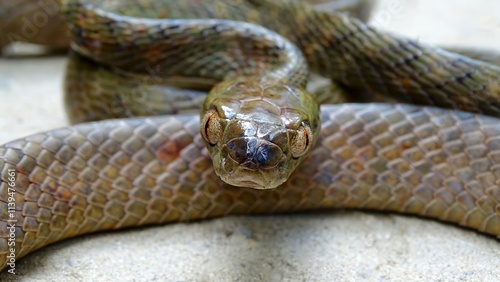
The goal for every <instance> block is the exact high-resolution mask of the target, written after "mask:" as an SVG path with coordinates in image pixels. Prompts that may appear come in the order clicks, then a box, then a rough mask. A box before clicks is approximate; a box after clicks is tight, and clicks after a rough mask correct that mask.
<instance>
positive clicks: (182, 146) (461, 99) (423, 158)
mask: <svg viewBox="0 0 500 282" xmlns="http://www.w3.org/2000/svg"><path fill="white" fill-rule="evenodd" d="M278 2H279V1H275V2H273V3H278ZM262 3H267V1H263V2H262ZM290 7H291V8H293V9H298V7H299V6H293V5H292V6H290ZM300 7H301V6H300ZM275 9H277V8H276V7H275ZM272 11H276V10H272ZM292 11H298V10H292ZM306 12H307V13H306ZM303 13H304V14H298V15H303V16H307V19H308V20H310V21H311V22H313V23H314V26H315V27H314V30H315V31H316V32H315V33H311V31H312V30H307V31H308V32H309V34H322V35H321V36H322V38H323V39H324V40H323V41H319V42H320V43H321V44H319V43H314V44H316V45H311V44H313V43H311V42H313V41H312V39H311V42H309V41H308V40H302V41H300V40H299V39H301V38H303V37H301V36H298V35H296V36H295V39H296V41H298V43H297V44H298V45H299V47H300V48H301V49H302V50H303V52H304V54H305V55H306V57H307V58H308V60H309V62H312V63H310V65H311V66H312V68H313V69H314V70H316V71H318V72H320V73H324V74H329V75H330V76H331V77H332V79H334V80H336V81H340V82H341V83H342V84H344V85H345V86H347V87H354V88H358V87H365V88H367V89H369V90H372V91H375V92H384V93H385V92H387V93H392V95H393V96H398V95H400V96H403V98H407V99H409V100H412V101H414V102H417V103H423V101H424V100H425V101H424V102H429V103H431V104H436V105H441V106H459V108H462V109H467V110H473V111H478V112H482V113H488V114H495V113H496V111H497V103H498V102H495V101H498V100H495V98H496V95H498V88H496V87H497V85H498V84H497V83H498V81H497V78H498V68H497V67H495V66H490V65H488V64H485V63H481V62H478V61H473V60H469V59H467V58H465V57H461V56H458V55H454V54H451V53H447V52H444V51H440V50H437V49H433V48H429V47H426V46H423V45H422V44H419V43H416V42H413V41H411V40H407V39H399V38H395V37H392V36H389V35H386V34H383V33H380V32H378V31H375V30H373V29H370V28H368V27H366V26H364V25H363V24H362V23H361V22H358V21H356V20H351V19H349V18H347V17H345V16H332V15H328V16H327V15H326V14H322V13H316V12H312V10H311V11H309V10H307V9H304V10H303ZM308 13H310V14H308ZM291 15H293V14H291ZM297 17H298V16H297ZM321 24H326V26H327V27H331V28H332V30H335V31H336V32H334V33H333V32H332V34H326V32H327V31H328V30H330V29H329V28H327V27H322V25H321ZM318 26H319V27H322V28H319V29H318ZM333 27H335V29H333ZM339 29H340V31H339ZM297 31H300V29H297ZM292 39H293V38H292ZM333 47H338V48H333ZM355 47H358V49H356V48H355ZM362 47H367V48H362ZM304 50H305V51H304ZM363 50H364V51H363ZM386 51H387V52H386ZM389 51H394V53H390V52H389ZM374 54H378V55H375V56H373V55H374ZM370 55H372V57H370ZM321 58H328V60H321ZM330 62H331V64H330ZM377 64H379V65H377ZM377 66H378V67H377ZM416 68H417V69H418V70H419V72H418V75H415V69H416ZM359 85H361V86H359ZM471 93H475V94H476V95H467V96H464V95H466V94H471ZM434 94H436V96H433V95H434ZM415 97H416V98H415ZM435 97H437V98H435ZM450 97H451V98H450ZM321 120H322V128H321V131H320V135H319V138H318V141H317V144H316V146H315V148H314V149H313V151H312V152H311V154H310V155H309V156H308V157H307V158H306V159H305V160H304V162H303V163H302V164H301V165H300V166H299V167H298V169H296V170H295V172H294V173H293V174H292V175H291V176H290V178H289V180H288V181H287V182H286V183H285V184H283V185H282V186H280V187H278V188H277V189H274V190H270V191H259V190H252V189H241V188H236V187H232V186H230V185H228V184H225V183H224V182H222V181H221V180H220V179H219V178H218V177H217V176H216V175H215V173H214V170H213V168H212V166H211V161H210V157H209V156H208V154H207V151H206V149H205V146H204V142H203V140H202V137H201V136H200V135H199V118H198V117H197V116H193V115H178V116H166V117H152V118H133V119H124V120H112V121H103V122H95V123H86V124H81V125H75V126H72V127H67V128H62V129H58V130H53V131H48V132H44V133H40V134H35V135H31V136H28V137H26V138H22V139H19V140H17V141H13V142H10V143H8V144H5V145H3V146H1V147H0V164H1V171H2V175H1V180H2V183H1V185H2V187H1V189H0V193H1V196H0V197H1V198H0V205H1V208H0V211H1V221H0V225H1V226H0V230H1V231H0V232H1V233H0V234H1V236H0V237H1V239H0V240H1V241H0V254H2V257H1V259H2V267H3V268H5V267H6V263H7V262H8V259H7V254H8V253H9V247H8V239H9V234H8V233H7V227H8V220H9V218H8V211H9V209H8V202H9V199H8V198H9V194H8V185H9V184H8V183H9V177H8V172H9V171H10V170H14V171H16V172H17V177H16V181H15V186H16V189H17V193H16V194H15V202H16V211H15V213H14V214H15V220H16V221H17V227H16V249H15V253H16V257H17V258H20V257H22V256H24V255H26V254H28V253H30V252H32V251H34V250H36V249H39V248H41V247H43V246H45V245H47V244H50V243H53V242H56V241H59V240H62V239H64V238H69V237H73V236H77V235H81V234H86V233H91V232H95V231H98V230H109V229H118V228H124V227H131V226H137V225H147V224H161V223H168V222H176V221H183V220H194V219H204V218H212V217H218V216H224V215H229V214H263V213H278V212H280V213H282V212H295V211H308V210H317V209H331V208H358V209H370V210H382V211H393V212H399V213H406V214H414V215H419V216H423V217H430V218H435V219H439V220H443V221H447V222H452V223H455V224H458V225H461V226H465V227H468V228H472V229H475V230H477V231H479V232H482V233H485V234H490V235H493V236H496V237H498V236H500V189H499V188H498V183H499V181H500V180H499V177H500V173H499V169H500V166H499V162H500V127H499V123H498V119H497V118H494V117H487V116H484V115H480V114H472V113H466V112H462V111H450V110H443V109H437V108H432V107H420V106H408V105H406V106H405V105H386V104H370V105H356V104H346V105H338V106H322V107H321Z"/></svg>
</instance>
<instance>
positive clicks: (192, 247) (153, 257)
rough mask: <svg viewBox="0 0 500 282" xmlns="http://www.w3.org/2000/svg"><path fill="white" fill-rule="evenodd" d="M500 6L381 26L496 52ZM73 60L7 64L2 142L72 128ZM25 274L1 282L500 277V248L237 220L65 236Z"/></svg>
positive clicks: (376, 226) (423, 236)
mask: <svg viewBox="0 0 500 282" xmlns="http://www.w3.org/2000/svg"><path fill="white" fill-rule="evenodd" d="M436 2H438V3H436ZM499 10H500V2H498V1H492V0H481V1H474V2H472V1H467V0H461V1H452V0H446V1H444V0H441V1H432V0H413V1H403V0H384V1H381V3H380V5H379V7H378V10H377V12H376V13H375V15H374V17H373V18H372V22H373V23H374V24H375V25H377V26H379V27H380V28H384V29H387V30H391V31H393V32H397V33H400V34H405V35H407V36H410V37H412V38H419V39H420V40H421V41H423V42H429V43H440V44H446V45H465V46H477V47H490V48H494V47H497V46H500V20H499V19H498V17H496V16H498V15H497V14H495V13H494V12H497V11H499ZM497 48H498V47H497ZM64 64H65V60H64V58H63V57H56V58H54V57H42V58H25V59H0V113H2V114H1V115H0V143H4V142H6V141H9V140H13V139H15V138H16V137H20V136H24V135H27V134H31V133H35V132H38V131H42V130H48V129H52V128H55V127H59V126H63V125H65V124H66V120H65V117H64V111H63V108H62V101H61V100H62V98H61V97H62V95H61V79H62V72H63V68H64ZM23 95H24V96H23ZM17 272H18V273H19V275H18V276H13V275H10V274H8V273H2V274H0V280H1V281H15V280H22V281H113V280H120V281H498V280H499V279H500V244H499V241H498V240H496V239H493V238H491V237H486V236H483V235H481V234H477V233H475V232H472V231H469V230H464V229H461V228H458V227H455V226H452V225H447V224H443V223H440V222H437V221H431V220H423V219H418V218H413V217H405V216H399V215H387V214H375V213H365V212H358V211H356V212H354V211H332V212H327V213H313V214H299V215H276V216H248V217H228V218H223V219H216V220H209V221H203V222H193V223H187V224H171V225H167V226H161V227H148V228H146V227H145V228H139V229H133V230H125V231H118V232H113V233H102V234H94V235H90V236H84V237H82V238H76V239H71V240H67V241H64V242H61V243H58V244H54V245H52V246H49V247H47V248H45V249H43V250H42V251H38V252H36V253H34V254H32V255H29V256H28V257H26V258H24V259H22V260H20V261H19V262H18V264H17Z"/></svg>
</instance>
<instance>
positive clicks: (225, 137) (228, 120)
mask: <svg viewBox="0 0 500 282" xmlns="http://www.w3.org/2000/svg"><path fill="white" fill-rule="evenodd" d="M319 124H320V122H319V106H318V105H317V103H316V102H315V100H314V97H312V95H311V94H309V93H307V92H306V91H305V90H300V89H297V88H293V87H289V86H285V85H276V84H258V83H255V82H249V81H245V80H238V81H232V82H222V83H220V84H218V85H217V86H216V87H214V89H213V90H212V91H211V92H210V93H209V94H208V96H207V98H206V100H205V103H204V105H203V109H202V113H201V127H200V131H201V135H202V136H203V139H204V140H205V143H206V144H207V148H208V150H209V152H210V155H211V157H212V161H213V165H214V169H215V172H216V174H217V175H218V176H220V177H221V179H222V180H223V181H224V182H226V183H229V184H231V185H235V186H240V187H250V188H256V189H270V188H275V187H277V186H278V185H280V184H282V183H283V182H285V181H286V180H287V179H288V177H289V176H290V174H291V173H292V171H293V170H294V169H295V168H296V167H297V165H298V164H299V163H300V162H301V161H302V159H303V158H304V157H305V156H306V155H307V153H308V152H309V151H310V150H311V148H312V147H313V145H314V142H315V141H316V139H317V135H318V131H319Z"/></svg>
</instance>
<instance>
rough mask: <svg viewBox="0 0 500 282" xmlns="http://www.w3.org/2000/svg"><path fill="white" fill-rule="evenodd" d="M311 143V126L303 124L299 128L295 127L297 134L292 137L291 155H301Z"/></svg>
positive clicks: (296, 156)
mask: <svg viewBox="0 0 500 282" xmlns="http://www.w3.org/2000/svg"><path fill="white" fill-rule="evenodd" d="M312 144H313V134H312V131H311V128H310V127H309V126H308V125H305V124H303V125H302V126H301V127H300V128H299V129H297V134H296V136H295V138H293V139H292V145H291V150H292V156H293V157H294V158H298V157H301V156H303V155H304V154H305V153H307V152H308V151H309V148H310V147H311V146H312Z"/></svg>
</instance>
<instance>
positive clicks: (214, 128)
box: [200, 109, 222, 145]
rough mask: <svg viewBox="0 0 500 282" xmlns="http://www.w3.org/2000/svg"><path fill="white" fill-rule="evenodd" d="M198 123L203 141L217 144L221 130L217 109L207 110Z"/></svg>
mask: <svg viewBox="0 0 500 282" xmlns="http://www.w3.org/2000/svg"><path fill="white" fill-rule="evenodd" d="M200 125H201V127H200V132H201V136H203V138H204V139H205V141H207V142H208V143H209V144H210V145H215V144H217V142H218V141H219V139H220V136H221V130H222V127H221V124H220V117H219V114H218V113H217V110H215V109H211V110H208V111H207V112H206V113H205V115H204V116H203V119H202V121H201V123H200Z"/></svg>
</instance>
